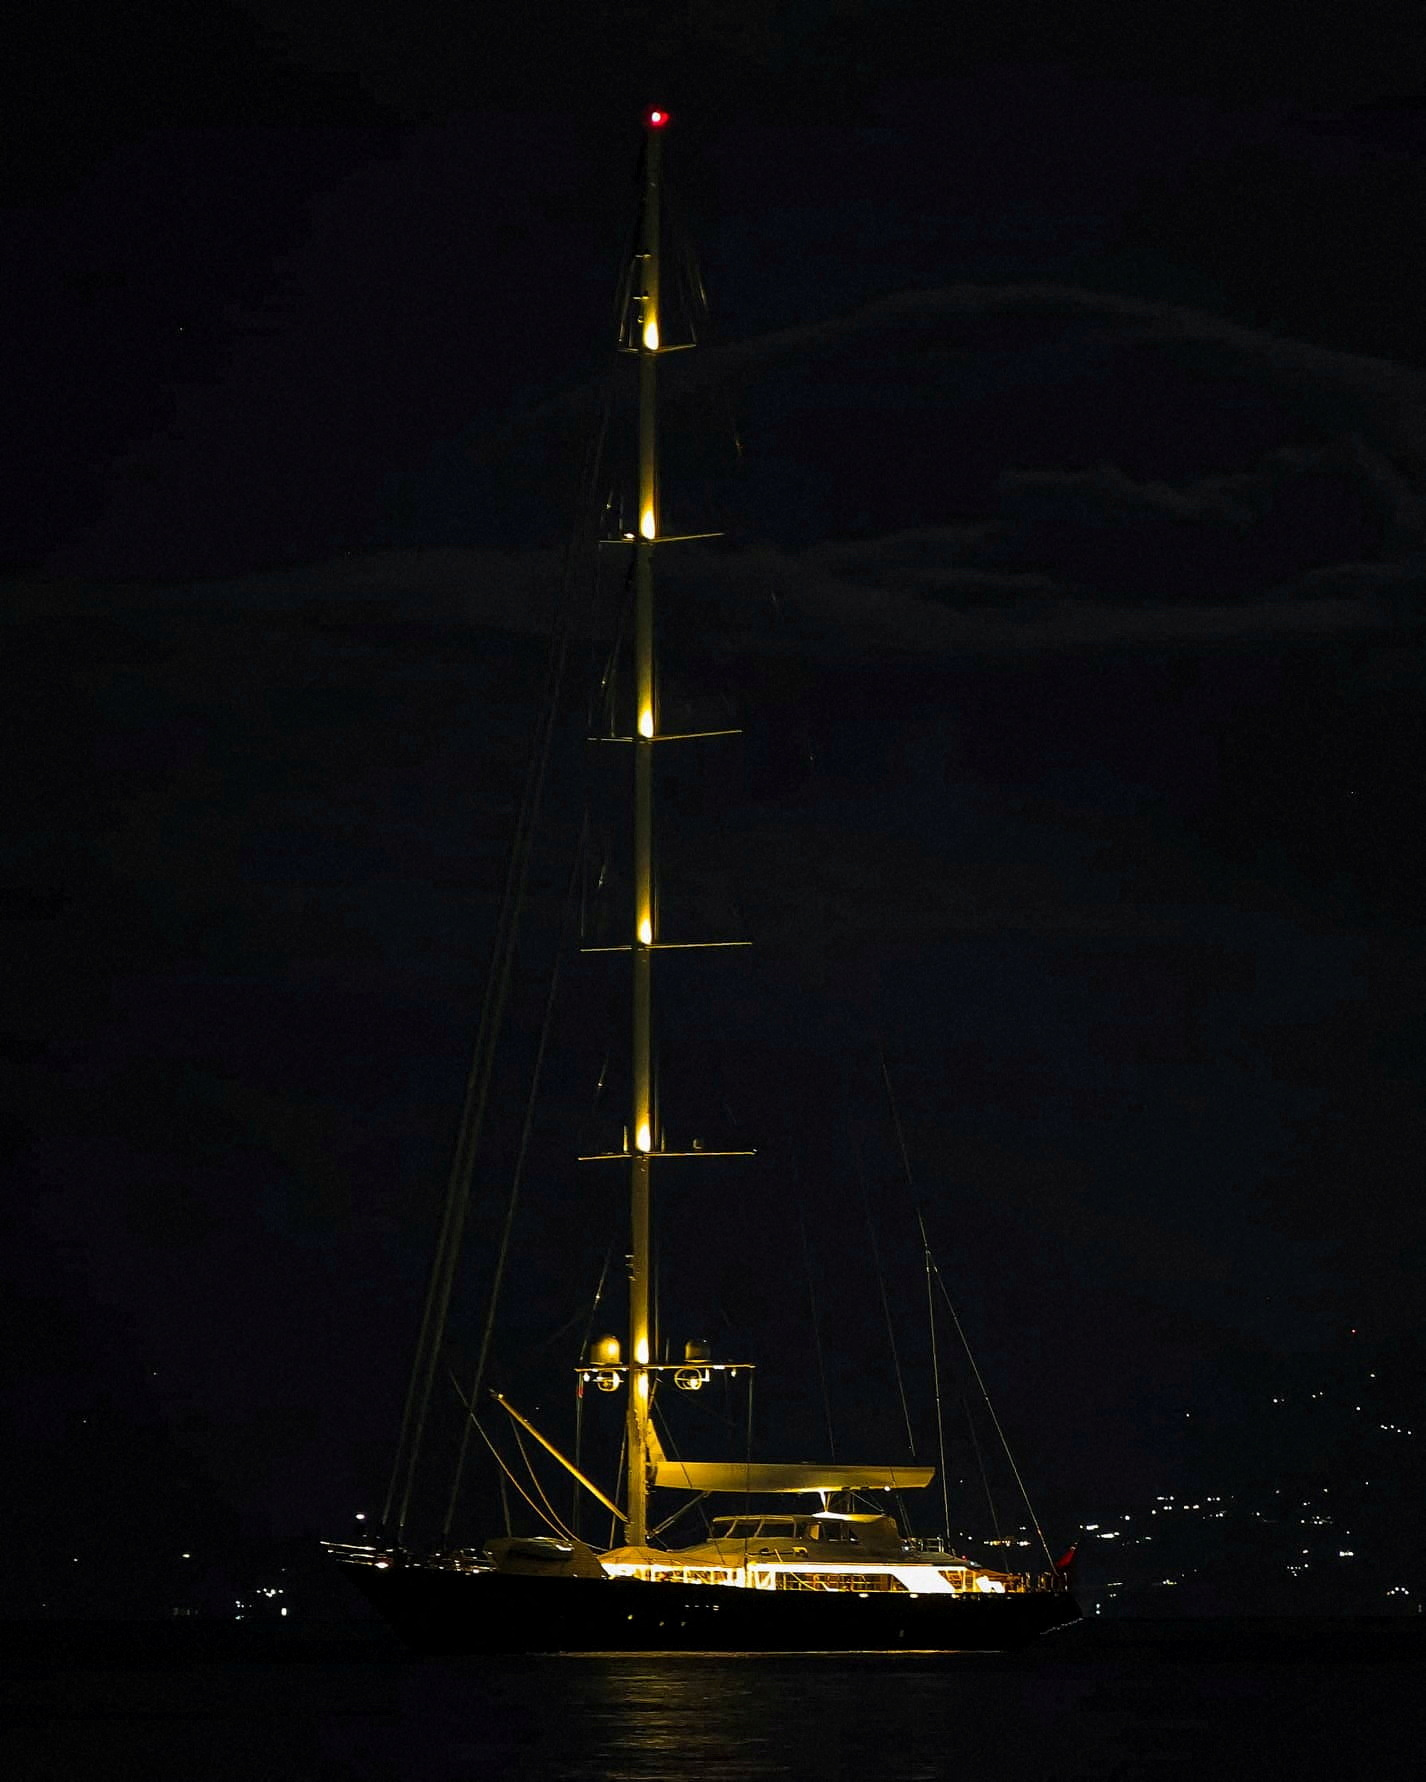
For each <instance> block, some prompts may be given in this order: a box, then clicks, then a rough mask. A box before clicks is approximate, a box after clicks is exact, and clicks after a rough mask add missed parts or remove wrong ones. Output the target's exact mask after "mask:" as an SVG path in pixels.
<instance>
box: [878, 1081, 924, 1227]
mask: <svg viewBox="0 0 1426 1782" xmlns="http://www.w3.org/2000/svg"><path fill="white" fill-rule="evenodd" d="M877 1056H878V1057H879V1058H880V1060H881V1080H882V1082H883V1083H885V1085H886V1102H887V1106H888V1107H889V1108H890V1109H891V1124H892V1126H893V1127H894V1128H895V1130H896V1143H897V1146H898V1147H899V1149H900V1151H901V1167H902V1169H903V1170H905V1172H906V1186H907V1188H909V1189H910V1190H911V1192H912V1193H913V1194H914V1193H915V1183H914V1180H913V1178H912V1174H911V1158H910V1155H909V1153H908V1152H907V1149H906V1134H905V1132H904V1131H903V1130H902V1126H901V1114H900V1111H899V1110H898V1108H897V1106H896V1096H895V1095H894V1094H893V1093H892V1088H891V1072H890V1071H889V1070H888V1069H887V1068H886V1048H885V1046H878V1047H877ZM921 1235H922V1237H925V1235H926V1231H925V1227H924V1226H923V1227H922V1230H921Z"/></svg>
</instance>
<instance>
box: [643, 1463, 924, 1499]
mask: <svg viewBox="0 0 1426 1782" xmlns="http://www.w3.org/2000/svg"><path fill="white" fill-rule="evenodd" d="M653 1474H654V1477H653V1482H654V1484H655V1485H657V1486H660V1487H662V1488H663V1489H664V1490H665V1491H739V1492H746V1493H754V1492H763V1491H771V1492H777V1491H919V1490H920V1489H921V1488H922V1487H923V1486H926V1485H929V1484H930V1483H931V1481H932V1479H934V1478H935V1476H936V1469H935V1468H934V1467H931V1466H837V1465H834V1464H832V1463H826V1464H823V1463H821V1462H815V1463H814V1462H810V1461H797V1462H794V1463H781V1462H774V1463H771V1464H769V1463H767V1462H759V1461H751V1462H744V1461H741V1460H670V1459H669V1458H668V1456H667V1455H665V1454H659V1455H658V1456H657V1457H656V1459H655V1462H654V1469H653Z"/></svg>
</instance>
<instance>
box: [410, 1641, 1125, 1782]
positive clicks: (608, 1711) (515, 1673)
mask: <svg viewBox="0 0 1426 1782" xmlns="http://www.w3.org/2000/svg"><path fill="white" fill-rule="evenodd" d="M1087 1688H1088V1685H1087V1684H1085V1683H1084V1682H1083V1681H1082V1680H1081V1681H1079V1682H1070V1681H1066V1680H1065V1679H1063V1678H1061V1679H1059V1680H1055V1679H1052V1678H1048V1677H1046V1676H1045V1675H1043V1674H1041V1675H1039V1676H1038V1677H1034V1676H1031V1675H1029V1674H1027V1673H1025V1672H1024V1671H1021V1670H1017V1669H1016V1668H1015V1667H1014V1666H1013V1664H1010V1663H1007V1661H1004V1660H998V1659H995V1658H987V1657H963V1658H959V1659H946V1658H944V1657H937V1658H933V1659H920V1660H918V1659H916V1658H915V1657H914V1656H911V1655H905V1654H898V1655H894V1656H886V1655H878V1656H876V1657H870V1656H869V1657H867V1658H865V1659H861V1660H858V1659H849V1658H846V1657H837V1658H833V1657H830V1656H829V1657H825V1658H821V1659H818V1658H815V1657H807V1658H803V1659H801V1660H788V1659H769V1658H767V1657H766V1656H757V1657H755V1656H751V1655H749V1656H746V1657H738V1656H735V1655H728V1654H721V1655H718V1656H717V1657H712V1656H708V1657H701V1658H700V1657H690V1656H680V1657H676V1658H667V1657H665V1658H659V1657H647V1658H639V1657H629V1656H620V1657H610V1658H607V1659H592V1658H583V1659H564V1660H557V1659H548V1660H543V1661H531V1662H530V1663H529V1664H528V1665H526V1666H523V1667H517V1666H514V1665H510V1666H506V1667H502V1668H501V1669H499V1670H494V1669H490V1668H487V1669H486V1670H485V1671H484V1672H476V1671H473V1670H471V1669H469V1668H467V1669H462V1668H461V1667H457V1666H450V1667H446V1668H445V1670H444V1673H443V1675H442V1676H441V1677H440V1679H439V1682H437V1679H436V1677H435V1676H434V1675H433V1674H432V1673H430V1672H428V1673H427V1674H426V1676H425V1677H424V1679H423V1685H422V1687H421V1689H420V1694H421V1695H422V1698H423V1699H422V1702H421V1706H420V1709H419V1712H418V1713H417V1714H416V1715H415V1716H413V1714H412V1710H413V1709H415V1707H416V1703H415V1702H414V1700H412V1699H410V1698H408V1700H407V1703H406V1709H405V1712H403V1715H402V1719H403V1720H404V1721H406V1722H407V1724H411V1723H412V1720H413V1718H415V1719H416V1720H418V1721H419V1724H420V1725H421V1726H422V1729H423V1734H424V1737H423V1744H424V1743H425V1740H427V1739H429V1740H430V1741H431V1743H430V1744H428V1745H426V1754H427V1756H428V1758H431V1759H436V1761H437V1763H439V1761H440V1760H439V1759H437V1748H438V1747H443V1755H444V1760H445V1762H446V1764H447V1765H452V1760H453V1759H456V1757H457V1751H458V1750H459V1752H460V1761H463V1762H464V1764H465V1767H464V1768H463V1769H461V1768H459V1767H454V1766H452V1767H448V1768H444V1769H443V1768H439V1767H433V1768H431V1769H430V1770H426V1769H422V1770H420V1771H419V1772H417V1773H419V1774H420V1776H421V1777H422V1779H423V1782H424V1779H425V1777H426V1776H427V1775H429V1776H431V1777H432V1778H434V1777H436V1776H438V1775H439V1776H440V1777H441V1782H447V1778H449V1782H485V1779H486V1778H488V1777H491V1776H505V1775H511V1776H517V1775H518V1776H530V1777H541V1778H546V1777H547V1778H550V1782H675V1779H677V1782H688V1779H689V1778H690V1777H697V1778H716V1779H717V1782H765V1779H768V1778H774V1777H776V1778H780V1779H783V1782H802V1779H806V1782H813V1779H816V1782H822V1779H824V1778H839V1777H847V1778H851V1777H856V1778H859V1779H860V1778H867V1779H875V1782H936V1779H937V1778H941V1777H953V1776H963V1777H966V1778H967V1779H968V1782H969V1779H972V1778H973V1779H974V1782H999V1779H1000V1778H1009V1777H1016V1778H1020V1777H1027V1776H1048V1775H1051V1774H1062V1775H1070V1774H1082V1775H1090V1774H1095V1773H1099V1774H1104V1775H1109V1774H1111V1773H1113V1770H1114V1768H1115V1767H1117V1765H1116V1762H1115V1761H1113V1760H1115V1759H1116V1758H1117V1757H1118V1756H1121V1755H1122V1751H1118V1750H1110V1749H1106V1750H1104V1751H1103V1752H1102V1754H1101V1755H1102V1756H1103V1757H1104V1759H1105V1760H1106V1761H1105V1762H1104V1764H1103V1767H1102V1768H1099V1769H1097V1770H1096V1768H1094V1767H1093V1764H1094V1757H1095V1754H1094V1752H1093V1751H1092V1750H1090V1749H1088V1748H1086V1749H1084V1750H1083V1751H1081V1752H1080V1754H1079V1755H1080V1759H1081V1762H1080V1764H1079V1767H1078V1768H1077V1769H1075V1770H1068V1769H1066V1770H1049V1769H1046V1768H1045V1767H1044V1762H1045V1757H1046V1753H1047V1751H1057V1752H1058V1755H1059V1756H1060V1757H1063V1756H1065V1755H1066V1750H1065V1747H1066V1744H1067V1743H1069V1742H1072V1741H1070V1740H1069V1738H1068V1729H1067V1728H1066V1726H1064V1725H1063V1724H1058V1725H1057V1724H1056V1723H1057V1722H1063V1721H1064V1720H1065V1719H1066V1717H1067V1716H1073V1714H1074V1710H1075V1708H1076V1706H1077V1703H1078V1699H1079V1698H1080V1697H1081V1696H1082V1695H1083V1694H1084V1693H1085V1692H1086V1690H1087ZM458 1725H459V1726H460V1730H459V1731H458V1730H457V1726H458ZM1083 1730H1086V1729H1085V1728H1083V1727H1082V1728H1081V1731H1083ZM1087 1730H1088V1731H1089V1733H1090V1735H1091V1736H1090V1738H1089V1739H1088V1740H1087V1741H1086V1740H1085V1739H1083V1738H1081V1739H1080V1741H1079V1743H1080V1744H1081V1745H1083V1746H1086V1747H1091V1746H1094V1745H1099V1746H1105V1743H1106V1741H1105V1739H1104V1736H1103V1735H1104V1732H1105V1728H1104V1726H1103V1724H1102V1723H1095V1724H1092V1725H1091V1726H1090V1727H1089V1728H1088V1729H1087ZM443 1732H444V1735H445V1736H443ZM472 1734H474V1736H472ZM1108 1743H1109V1745H1110V1746H1113V1745H1114V1741H1113V1739H1112V1738H1111V1739H1110V1740H1109V1741H1108ZM411 1755H413V1754H411V1753H408V1758H409V1756H411ZM407 1773H408V1774H411V1773H412V1772H410V1771H408V1772H407Z"/></svg>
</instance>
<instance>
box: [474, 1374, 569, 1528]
mask: <svg viewBox="0 0 1426 1782" xmlns="http://www.w3.org/2000/svg"><path fill="white" fill-rule="evenodd" d="M446 1372H447V1373H448V1374H449V1375H450V1380H451V1386H452V1388H453V1390H454V1392H455V1395H456V1397H457V1398H458V1399H459V1400H460V1402H461V1408H462V1409H463V1410H464V1412H465V1415H466V1421H467V1422H468V1423H472V1424H474V1426H475V1431H476V1434H477V1435H478V1436H479V1437H480V1439H481V1441H483V1442H484V1443H485V1445H486V1447H487V1448H489V1450H490V1452H491V1453H492V1454H493V1455H494V1456H495V1463H496V1465H497V1466H498V1467H499V1468H500V1471H501V1474H502V1475H503V1476H502V1478H501V1481H500V1501H501V1505H502V1507H503V1509H504V1512H505V1532H506V1534H509V1533H510V1506H509V1503H508V1502H507V1500H506V1497H505V1480H506V1479H507V1478H508V1479H509V1481H510V1483H511V1484H512V1485H513V1486H514V1487H515V1489H516V1490H517V1491H518V1492H519V1493H520V1495H521V1497H523V1498H524V1500H525V1502H526V1503H527V1504H528V1505H529V1506H530V1508H531V1509H532V1510H533V1511H534V1512H535V1514H536V1515H537V1516H538V1517H539V1518H540V1520H541V1521H542V1522H549V1526H550V1527H551V1528H552V1529H554V1530H555V1532H556V1533H557V1534H559V1535H564V1534H565V1530H564V1528H563V1527H562V1525H561V1524H560V1523H559V1521H558V1520H553V1521H551V1520H550V1517H548V1516H546V1515H545V1513H544V1511H543V1510H541V1508H540V1506H539V1505H538V1504H537V1503H536V1502H535V1500H534V1498H532V1497H531V1496H530V1494H529V1492H528V1491H526V1489H525V1487H524V1486H523V1485H522V1484H521V1483H520V1481H519V1480H518V1479H517V1478H516V1477H515V1474H514V1471H513V1470H512V1469H511V1467H510V1464H509V1462H508V1461H507V1460H506V1459H505V1456H504V1455H503V1454H502V1453H501V1452H500V1450H499V1449H498V1448H497V1447H496V1446H495V1443H494V1442H493V1441H491V1439H490V1436H489V1434H488V1433H487V1432H486V1429H485V1426H484V1424H483V1423H482V1422H481V1421H480V1419H479V1418H478V1417H477V1416H476V1414H475V1407H474V1404H473V1403H472V1402H471V1401H470V1400H469V1399H467V1398H466V1396H465V1394H464V1393H463V1392H462V1391H461V1389H460V1381H459V1380H457V1378H456V1376H455V1370H454V1369H453V1368H450V1367H448V1368H447V1369H446ZM512 1427H513V1426H512ZM514 1435H515V1442H516V1446H517V1447H518V1446H519V1444H520V1432H519V1430H518V1429H515V1430H514ZM520 1458H521V1459H522V1460H523V1461H524V1462H525V1465H526V1468H527V1469H528V1470H529V1473H530V1477H531V1478H532V1479H535V1473H534V1468H533V1467H531V1466H530V1460H529V1456H528V1455H527V1454H526V1453H525V1450H524V1448H523V1447H521V1448H520ZM535 1488H536V1490H539V1481H538V1479H535ZM540 1495H541V1497H543V1496H544V1493H543V1492H540Z"/></svg>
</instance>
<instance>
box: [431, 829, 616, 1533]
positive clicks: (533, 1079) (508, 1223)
mask: <svg viewBox="0 0 1426 1782" xmlns="http://www.w3.org/2000/svg"><path fill="white" fill-rule="evenodd" d="M588 835H589V816H588V813H587V812H586V813H585V818H584V822H583V824H582V826H581V828H580V831H579V839H578V841H577V842H576V843H575V849H574V865H573V867H572V868H571V870H570V875H569V883H568V885H567V887H566V889H565V896H564V910H563V912H562V914H561V917H560V945H559V947H558V949H557V950H556V952H555V958H554V963H553V965H552V966H551V967H550V982H549V989H548V991H547V992H546V995H545V1008H544V1014H543V1016H542V1018H541V1021H540V1038H539V1043H538V1045H537V1046H536V1048H535V1061H534V1064H533V1065H532V1067H531V1070H530V1092H529V1094H528V1095H527V1097H526V1098H525V1119H524V1123H523V1125H522V1126H521V1128H520V1145H519V1149H518V1150H517V1152H516V1154H515V1167H514V1169H513V1171H512V1172H511V1177H510V1194H509V1198H508V1199H507V1200H506V1203H505V1217H504V1219H503V1221H502V1222H501V1226H500V1239H499V1242H498V1244H497V1246H496V1251H495V1271H494V1274H493V1275H492V1277H491V1282H490V1299H489V1303H488V1304H487V1306H486V1311H485V1324H484V1327H483V1328H482V1330H481V1333H480V1349H479V1352H478V1354H477V1357H476V1363H475V1373H474V1374H473V1376H472V1378H471V1385H470V1394H469V1398H470V1403H471V1404H473V1405H478V1404H479V1403H480V1389H481V1387H482V1386H483V1385H484V1384H485V1370H486V1367H487V1365H488V1363H489V1361H490V1343H491V1338H492V1336H493V1335H494V1331H495V1317H496V1313H497V1312H498V1311H499V1309H500V1292H501V1289H502V1287H503V1286H504V1284H505V1266H506V1263H507V1261H508V1260H509V1256H510V1234H511V1232H512V1231H513V1230H514V1226H515V1210H516V1208H517V1206H518V1205H519V1201H520V1188H521V1185H522V1184H523V1182H524V1178H525V1164H526V1161H527V1159H528V1157H529V1153H530V1135H531V1133H532V1132H533V1130H534V1124H535V1104H536V1100H537V1098H538V1096H539V1092H540V1079H541V1077H542V1075H543V1074H544V1065H545V1053H546V1051H547V1050H548V1047H549V1039H550V1028H551V1027H552V1026H553V1024H554V1011H555V999H556V996H557V995H558V992H559V982H560V963H561V960H562V958H563V955H564V952H565V948H566V946H567V944H568V941H569V930H570V922H571V916H572V912H573V909H574V903H575V892H576V889H577V886H578V882H579V864H580V860H581V858H582V857H583V853H584V844H585V841H586V839H587V838H588ZM469 1443H470V1426H469V1425H468V1424H467V1425H465V1426H464V1427H463V1428H462V1430H461V1441H460V1449H459V1451H458V1453H457V1456H456V1468H455V1477H454V1478H453V1480H452V1481H451V1490H450V1497H449V1499H448V1501H447V1504H446V1517H445V1522H444V1523H443V1524H442V1527H441V1539H442V1541H445V1540H447V1539H448V1538H449V1536H450V1532H451V1523H452V1521H453V1520H454V1518H455V1512H456V1501H457V1499H458V1498H459V1496H460V1488H461V1481H462V1479H463V1478H464V1475H465V1459H466V1452H467V1449H468V1447H469Z"/></svg>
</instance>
